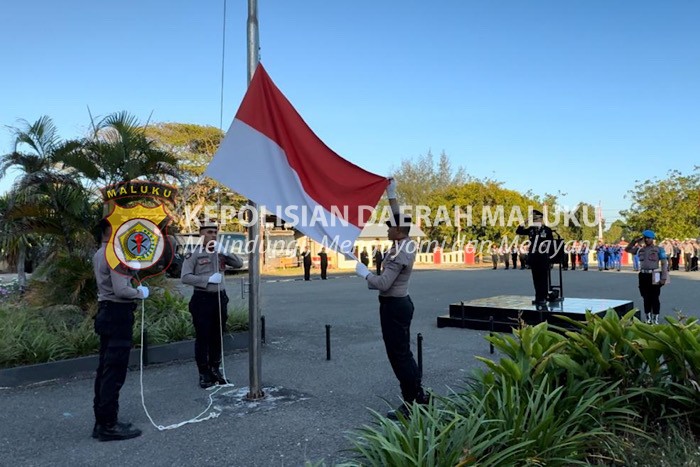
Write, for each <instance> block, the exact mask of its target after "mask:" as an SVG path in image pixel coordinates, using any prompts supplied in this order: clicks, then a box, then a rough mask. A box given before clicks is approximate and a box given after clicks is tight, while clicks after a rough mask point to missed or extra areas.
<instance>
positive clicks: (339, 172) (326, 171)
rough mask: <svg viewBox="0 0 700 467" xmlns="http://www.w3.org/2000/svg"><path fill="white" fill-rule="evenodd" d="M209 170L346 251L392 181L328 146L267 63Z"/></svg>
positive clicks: (303, 229)
mask: <svg viewBox="0 0 700 467" xmlns="http://www.w3.org/2000/svg"><path fill="white" fill-rule="evenodd" d="M205 175H207V176H209V177H211V178H213V179H215V180H217V181H219V182H221V183H222V184H224V185H226V186H227V187H229V188H231V189H232V190H234V191H236V192H238V193H240V194H241V195H243V196H245V197H247V198H249V199H251V200H252V201H254V202H255V203H257V204H258V205H259V206H265V207H266V209H267V210H269V211H270V212H273V213H274V214H276V215H278V216H280V217H282V219H284V220H285V222H288V223H291V224H292V225H293V226H294V227H295V228H296V229H297V230H299V231H301V232H303V233H304V234H305V235H307V236H309V237H311V238H312V239H314V240H316V241H317V242H320V243H323V244H324V245H327V246H331V247H332V248H335V249H337V250H338V251H340V252H342V253H350V252H351V251H352V248H353V243H354V241H355V239H356V238H357V236H358V235H359V233H360V231H361V230H362V228H363V227H364V225H365V223H366V222H367V220H368V219H369V218H370V217H371V214H372V211H373V209H374V208H375V207H376V205H377V202H378V201H379V199H380V197H381V196H382V193H383V192H384V190H385V189H386V187H387V185H388V184H389V180H388V179H387V178H385V177H381V176H379V175H376V174H373V173H371V172H368V171H366V170H364V169H362V168H360V167H358V166H356V165H355V164H353V163H351V162H348V161H347V160H345V159H343V158H342V157H340V156H339V155H338V154H336V153H335V152H333V150H332V149H330V148H329V147H328V146H326V145H325V144H324V143H323V141H321V140H320V139H319V138H318V136H316V135H315V134H314V132H313V131H311V128H309V127H308V125H307V124H306V122H304V120H303V119H302V118H301V116H300V115H299V114H298V113H297V111H296V110H295V109H294V107H292V104H291V103H290V102H289V101H288V100H287V98H286V97H284V95H283V94H282V92H280V90H279V89H278V88H277V86H275V84H274V83H273V82H272V80H271V79H270V76H269V75H268V74H267V72H266V71H265V69H264V68H263V66H262V64H258V67H257V69H256V70H255V74H254V75H253V79H252V80H251V82H250V86H249V87H248V91H247V92H246V94H245V96H244V97H243V102H242V103H241V106H240V107H239V109H238V112H237V113H236V117H235V118H234V120H233V123H232V124H231V127H230V128H229V130H228V132H227V133H226V136H225V138H224V140H223V141H222V142H221V145H220V146H219V149H218V150H217V151H216V154H214V158H213V160H212V161H211V163H210V164H209V167H207V170H206V172H205Z"/></svg>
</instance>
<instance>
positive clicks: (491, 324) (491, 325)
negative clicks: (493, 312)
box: [489, 316, 493, 354]
mask: <svg viewBox="0 0 700 467" xmlns="http://www.w3.org/2000/svg"><path fill="white" fill-rule="evenodd" d="M489 336H491V337H493V316H489ZM489 351H490V352H491V353H492V354H493V342H490V341H489Z"/></svg>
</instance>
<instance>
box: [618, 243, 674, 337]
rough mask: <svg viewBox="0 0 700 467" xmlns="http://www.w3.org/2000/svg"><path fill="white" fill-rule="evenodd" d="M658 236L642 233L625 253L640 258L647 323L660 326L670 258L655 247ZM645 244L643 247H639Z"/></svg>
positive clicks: (641, 286)
mask: <svg viewBox="0 0 700 467" xmlns="http://www.w3.org/2000/svg"><path fill="white" fill-rule="evenodd" d="M655 238H656V234H655V233H654V232H652V231H651V230H645V231H644V232H642V236H641V237H639V238H637V239H634V240H632V241H631V242H630V244H629V245H627V247H625V251H626V252H627V253H632V254H635V253H636V254H637V255H638V256H639V292H640V294H641V295H642V298H643V299H644V313H645V314H646V318H647V323H649V324H651V323H652V320H653V322H654V324H659V311H660V310H661V302H660V301H659V296H660V295H661V287H663V285H664V284H665V283H666V281H667V280H668V257H667V256H666V251H665V250H664V249H663V248H660V247H658V246H657V245H654V239H655ZM639 242H643V245H642V246H641V247H639V246H637V244H638V243H639Z"/></svg>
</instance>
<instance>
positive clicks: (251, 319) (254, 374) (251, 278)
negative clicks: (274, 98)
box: [247, 0, 265, 400]
mask: <svg viewBox="0 0 700 467" xmlns="http://www.w3.org/2000/svg"><path fill="white" fill-rule="evenodd" d="M247 32H248V85H250V82H251V80H252V79H253V74H254V73H255V68H256V67H257V66H258V61H259V55H258V50H259V47H260V46H259V42H260V41H259V38H258V0H248V27H247ZM248 204H249V205H250V206H251V209H252V210H253V213H254V214H253V216H254V218H255V222H254V223H253V224H252V225H250V226H249V227H248V239H249V241H250V242H249V244H250V245H252V248H251V251H250V256H249V260H248V283H249V289H248V332H249V339H248V363H249V369H248V376H249V380H250V383H249V388H250V389H249V392H248V395H247V398H248V399H252V400H256V399H261V398H263V397H265V394H264V393H263V391H262V387H261V384H260V373H261V367H262V361H261V358H260V353H261V333H260V324H261V323H260V247H261V244H260V222H261V220H260V217H261V216H262V215H263V214H262V213H261V212H259V211H258V206H257V205H256V204H255V203H254V202H253V201H252V200H248ZM255 212H257V215H256V214H255ZM263 222H264V220H263Z"/></svg>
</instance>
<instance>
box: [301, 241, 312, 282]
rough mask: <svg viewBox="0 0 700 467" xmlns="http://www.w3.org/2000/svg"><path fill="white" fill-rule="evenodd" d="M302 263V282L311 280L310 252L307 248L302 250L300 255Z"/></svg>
mask: <svg viewBox="0 0 700 467" xmlns="http://www.w3.org/2000/svg"><path fill="white" fill-rule="evenodd" d="M301 258H302V263H303V265H304V280H305V281H310V280H311V251H309V247H308V246H307V247H305V248H304V252H303V253H302V254H301Z"/></svg>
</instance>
